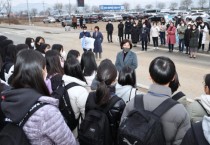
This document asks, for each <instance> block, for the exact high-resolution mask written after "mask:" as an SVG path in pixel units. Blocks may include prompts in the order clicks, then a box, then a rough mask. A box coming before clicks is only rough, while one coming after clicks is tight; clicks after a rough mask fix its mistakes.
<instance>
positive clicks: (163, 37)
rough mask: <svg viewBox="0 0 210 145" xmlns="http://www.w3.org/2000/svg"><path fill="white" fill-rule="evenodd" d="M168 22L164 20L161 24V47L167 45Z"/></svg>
mask: <svg viewBox="0 0 210 145" xmlns="http://www.w3.org/2000/svg"><path fill="white" fill-rule="evenodd" d="M166 29H167V28H166V22H165V20H164V19H162V20H161V24H160V41H161V45H166Z"/></svg>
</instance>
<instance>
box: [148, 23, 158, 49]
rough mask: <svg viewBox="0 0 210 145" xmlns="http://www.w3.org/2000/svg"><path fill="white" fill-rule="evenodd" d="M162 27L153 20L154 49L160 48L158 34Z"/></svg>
mask: <svg viewBox="0 0 210 145" xmlns="http://www.w3.org/2000/svg"><path fill="white" fill-rule="evenodd" d="M159 31H160V28H159V27H158V26H157V23H156V22H153V25H152V28H151V32H150V33H151V36H152V40H153V45H154V49H158V36H159Z"/></svg>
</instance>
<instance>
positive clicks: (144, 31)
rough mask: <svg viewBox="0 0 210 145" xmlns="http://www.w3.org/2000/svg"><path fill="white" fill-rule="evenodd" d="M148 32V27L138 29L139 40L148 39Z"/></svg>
mask: <svg viewBox="0 0 210 145" xmlns="http://www.w3.org/2000/svg"><path fill="white" fill-rule="evenodd" d="M148 34H149V29H148V28H147V27H145V28H143V27H142V28H141V30H140V40H141V41H148Z"/></svg>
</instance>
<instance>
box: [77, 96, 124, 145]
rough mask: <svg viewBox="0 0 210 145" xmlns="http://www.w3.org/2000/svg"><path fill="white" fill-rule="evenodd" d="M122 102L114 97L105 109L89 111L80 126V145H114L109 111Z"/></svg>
mask: <svg viewBox="0 0 210 145" xmlns="http://www.w3.org/2000/svg"><path fill="white" fill-rule="evenodd" d="M119 100H120V98H119V97H117V96H113V97H112V99H111V100H110V102H109V104H108V105H107V106H106V107H105V108H103V109H102V108H98V107H97V108H95V109H92V110H89V111H88V112H87V114H86V116H85V118H84V120H83V122H82V123H81V125H80V128H79V132H78V137H79V142H80V145H112V143H113V140H112V135H111V131H110V124H109V119H108V117H107V115H106V114H107V113H108V111H109V110H110V109H111V108H112V107H113V106H114V104H115V103H116V102H118V101H119Z"/></svg>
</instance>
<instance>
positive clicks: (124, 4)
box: [122, 2, 130, 11]
mask: <svg viewBox="0 0 210 145" xmlns="http://www.w3.org/2000/svg"><path fill="white" fill-rule="evenodd" d="M122 5H123V6H124V9H125V11H129V10H130V4H129V3H127V2H125V3H123V4H122Z"/></svg>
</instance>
